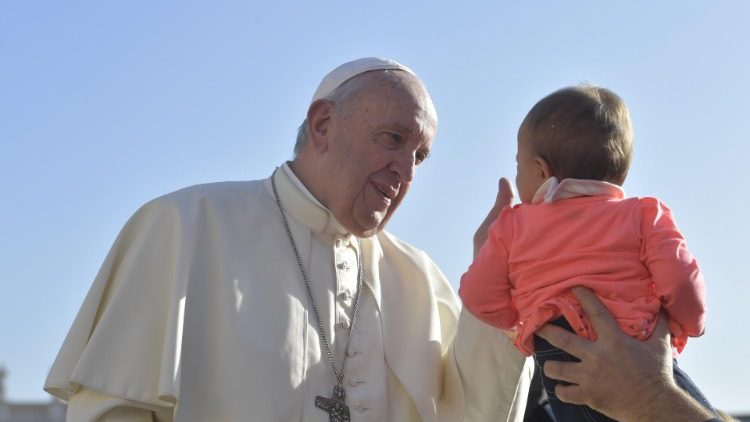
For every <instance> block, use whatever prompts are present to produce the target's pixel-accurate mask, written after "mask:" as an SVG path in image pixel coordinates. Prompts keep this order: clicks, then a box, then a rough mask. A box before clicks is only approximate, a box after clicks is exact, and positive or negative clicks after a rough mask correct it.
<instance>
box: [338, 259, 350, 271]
mask: <svg viewBox="0 0 750 422" xmlns="http://www.w3.org/2000/svg"><path fill="white" fill-rule="evenodd" d="M337 267H339V269H340V270H344V271H349V263H348V262H346V261H344V262H339V263H338V265H337Z"/></svg>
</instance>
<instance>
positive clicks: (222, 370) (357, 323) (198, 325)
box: [45, 58, 531, 422]
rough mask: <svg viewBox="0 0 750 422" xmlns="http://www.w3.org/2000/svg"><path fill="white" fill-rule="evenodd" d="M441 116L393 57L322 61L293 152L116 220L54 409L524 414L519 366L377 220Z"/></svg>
mask: <svg viewBox="0 0 750 422" xmlns="http://www.w3.org/2000/svg"><path fill="white" fill-rule="evenodd" d="M436 129H437V116H436V113H435V109H434V107H433V104H432V101H431V99H430V97H429V95H428V93H427V91H426V89H425V87H424V85H423V84H422V82H421V81H420V80H419V79H418V78H417V77H416V76H415V75H414V73H413V72H412V71H411V70H409V69H408V68H406V67H404V66H403V65H401V64H399V63H397V62H395V61H392V60H384V59H376V58H365V59H360V60H355V61H353V62H349V63H346V64H344V65H342V66H340V67H338V68H336V69H335V70H333V71H332V72H331V73H330V74H328V75H327V76H326V77H325V78H324V79H323V81H322V82H321V84H320V86H319V87H318V89H317V91H316V92H315V95H314V96H313V99H312V103H311V104H310V107H309V110H308V112H307V118H306V120H305V122H304V123H303V125H302V126H301V127H300V129H299V134H298V139H297V145H296V147H295V157H294V159H293V160H292V161H291V162H287V163H284V164H282V165H281V166H280V167H278V168H277V169H275V170H274V171H273V173H272V174H271V175H270V177H268V178H267V179H265V180H258V181H251V182H227V183H214V184H208V185H199V186H193V187H189V188H186V189H183V190H180V191H177V192H174V193H170V194H168V195H165V196H163V197H161V198H158V199H155V200H153V201H151V202H149V203H147V204H146V205H145V206H143V207H142V208H141V209H140V210H138V212H137V213H136V214H135V215H134V216H133V217H132V218H131V219H130V220H129V221H128V223H127V224H126V226H125V228H124V229H123V230H122V232H121V233H120V235H119V236H118V238H117V240H116V242H115V244H114V246H113V247H112V250H111V251H110V253H109V255H108V256H107V258H106V261H105V262H104V264H103V266H102V268H101V270H100V272H99V274H98V276H97V277H96V280H95V281H94V284H93V286H92V288H91V290H90V292H89V294H88V296H87V297H86V299H85V302H84V303H83V306H82V308H81V310H80V312H79V314H78V316H77V318H76V320H75V322H74V323H73V326H72V328H71V330H70V332H69V334H68V336H67V338H66V340H65V343H64V344H63V346H62V348H61V350H60V353H59V355H58V357H57V360H56V362H55V364H54V366H53V367H52V369H51V371H50V374H49V377H48V379H47V382H46V385H45V389H46V390H47V391H48V392H50V393H52V394H54V395H55V396H58V397H60V398H62V399H65V400H68V420H69V421H95V420H96V421H99V420H104V421H121V420H123V421H152V420H157V421H172V420H175V421H321V422H323V421H348V420H352V421H419V420H423V421H438V420H440V421H460V420H493V421H498V420H502V421H505V420H521V419H522V417H523V409H524V406H525V400H526V390H527V388H528V380H529V377H530V369H531V366H530V365H529V364H528V362H527V361H526V360H525V359H524V358H523V357H522V356H521V355H520V354H518V352H517V351H516V350H515V348H514V347H513V346H512V342H511V341H510V340H508V339H507V338H506V337H505V336H504V335H502V334H501V333H499V332H498V331H496V330H494V329H493V328H491V327H489V326H486V325H483V324H482V323H480V322H478V321H477V320H476V319H474V318H473V317H472V316H471V315H469V314H467V313H465V312H461V307H460V305H459V302H458V300H457V297H456V294H455V293H454V291H453V290H452V288H451V286H450V284H449V283H448V281H447V280H446V278H445V276H444V275H443V274H442V273H441V272H440V270H439V269H438V267H437V266H436V265H435V263H434V262H432V261H431V260H430V258H429V257H428V256H427V255H426V254H425V253H424V252H422V251H421V250H419V249H416V248H415V247H413V246H411V245H409V244H407V243H405V242H403V241H401V240H399V239H398V238H396V237H394V236H393V235H392V234H390V233H388V232H386V231H384V230H383V228H384V226H385V224H386V223H387V222H388V220H389V218H390V217H391V216H392V215H393V213H394V211H395V210H396V208H398V206H399V204H400V203H401V201H402V200H403V199H404V197H405V196H406V193H407V191H408V190H409V186H410V184H411V182H412V181H413V179H414V173H415V169H416V167H417V166H419V164H420V163H422V162H423V161H424V160H425V159H426V158H427V156H428V155H429V153H430V148H431V146H432V140H433V137H434V135H435V131H436Z"/></svg>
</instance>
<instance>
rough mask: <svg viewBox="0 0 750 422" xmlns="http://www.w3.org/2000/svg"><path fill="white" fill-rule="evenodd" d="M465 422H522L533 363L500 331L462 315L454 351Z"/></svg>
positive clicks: (462, 313)
mask: <svg viewBox="0 0 750 422" xmlns="http://www.w3.org/2000/svg"><path fill="white" fill-rule="evenodd" d="M452 353H453V359H454V360H455V365H456V368H457V371H458V376H459V378H460V384H461V386H462V388H463V397H464V414H463V420H464V421H514V422H521V421H523V417H524V412H525V410H526V399H527V396H528V391H529V385H530V384H531V378H532V376H533V374H534V361H533V360H532V359H531V358H526V357H524V356H523V355H522V354H521V353H520V352H519V351H518V350H517V349H516V348H515V346H514V345H513V341H512V340H511V339H509V338H508V337H507V336H506V335H505V334H503V333H502V332H501V331H500V330H498V329H496V328H494V327H491V326H489V325H487V324H485V323H483V322H482V321H480V320H478V319H477V318H476V317H474V315H472V314H471V313H470V312H467V311H466V310H465V309H464V310H463V311H462V312H461V315H460V317H459V322H458V331H457V333H456V337H455V339H454V343H453V347H452Z"/></svg>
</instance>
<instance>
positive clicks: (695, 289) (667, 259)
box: [640, 198, 706, 337]
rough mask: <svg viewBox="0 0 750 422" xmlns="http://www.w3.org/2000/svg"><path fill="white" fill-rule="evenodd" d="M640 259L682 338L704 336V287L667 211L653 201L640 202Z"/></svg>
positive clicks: (696, 265) (665, 207)
mask: <svg viewBox="0 0 750 422" xmlns="http://www.w3.org/2000/svg"><path fill="white" fill-rule="evenodd" d="M640 206H641V227H640V228H641V234H642V236H643V246H642V248H641V259H643V262H645V263H646V266H648V269H649V271H650V272H651V276H652V277H653V281H654V290H655V292H656V295H657V297H658V298H659V300H660V301H661V304H662V307H663V308H664V309H665V310H666V311H667V313H668V314H669V318H670V320H671V321H672V322H673V323H677V324H679V325H680V327H681V328H682V330H683V333H682V334H684V335H687V336H690V337H695V336H699V335H701V334H703V323H704V318H705V311H706V306H705V286H704V284H703V275H702V274H701V272H700V268H699V267H698V262H697V261H696V259H695V257H693V255H691V254H690V252H688V250H687V247H686V245H685V239H684V238H683V237H682V234H681V233H680V232H679V230H677V224H676V223H675V221H674V218H673V217H672V212H671V211H670V210H669V208H668V207H667V206H666V205H665V204H664V203H662V202H661V201H659V200H658V199H655V198H642V199H641V200H640Z"/></svg>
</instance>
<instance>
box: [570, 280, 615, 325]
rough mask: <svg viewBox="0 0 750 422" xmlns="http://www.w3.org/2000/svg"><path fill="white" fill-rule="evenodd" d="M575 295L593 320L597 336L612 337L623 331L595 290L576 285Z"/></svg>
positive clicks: (592, 323)
mask: <svg viewBox="0 0 750 422" xmlns="http://www.w3.org/2000/svg"><path fill="white" fill-rule="evenodd" d="M573 295H574V296H575V297H576V299H578V302H579V303H580V304H581V307H583V310H584V311H586V315H588V317H589V320H591V325H593V326H594V331H596V335H597V337H598V336H605V337H612V336H616V335H617V334H618V333H622V330H621V329H620V326H619V325H617V321H615V319H614V318H613V317H612V314H610V313H609V310H608V309H607V307H606V306H604V304H603V303H602V301H601V300H599V298H598V297H597V296H596V295H595V294H594V292H592V291H591V290H589V289H587V288H585V287H574V288H573Z"/></svg>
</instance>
